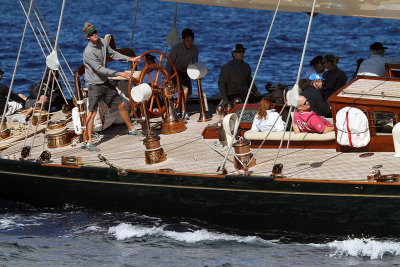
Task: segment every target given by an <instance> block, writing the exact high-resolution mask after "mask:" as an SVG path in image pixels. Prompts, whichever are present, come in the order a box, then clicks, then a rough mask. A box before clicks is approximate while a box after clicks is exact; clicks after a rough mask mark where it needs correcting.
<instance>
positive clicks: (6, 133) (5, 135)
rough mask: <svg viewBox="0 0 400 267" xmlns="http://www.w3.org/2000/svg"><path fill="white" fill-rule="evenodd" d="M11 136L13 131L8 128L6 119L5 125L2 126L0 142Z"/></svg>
mask: <svg viewBox="0 0 400 267" xmlns="http://www.w3.org/2000/svg"><path fill="white" fill-rule="evenodd" d="M10 136H11V130H10V129H8V128H7V120H6V118H4V121H3V124H2V125H1V131H0V140H3V139H6V138H8V137H10Z"/></svg>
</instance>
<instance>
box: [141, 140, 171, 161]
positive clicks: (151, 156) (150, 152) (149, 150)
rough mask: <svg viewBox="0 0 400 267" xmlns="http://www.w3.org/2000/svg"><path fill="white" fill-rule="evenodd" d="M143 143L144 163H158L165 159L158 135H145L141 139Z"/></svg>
mask: <svg viewBox="0 0 400 267" xmlns="http://www.w3.org/2000/svg"><path fill="white" fill-rule="evenodd" d="M143 144H144V145H145V146H146V150H145V160H146V164H154V163H159V162H163V161H165V160H166V159H167V156H166V155H165V153H164V149H163V148H162V147H161V144H160V137H159V136H158V135H150V136H147V137H146V138H145V139H144V140H143Z"/></svg>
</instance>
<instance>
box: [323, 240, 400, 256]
mask: <svg viewBox="0 0 400 267" xmlns="http://www.w3.org/2000/svg"><path fill="white" fill-rule="evenodd" d="M327 246H328V247H329V248H331V249H333V250H335V251H334V252H332V253H331V254H330V256H331V257H335V256H354V257H369V258H371V259H372V260H374V259H382V257H383V255H384V254H386V255H387V254H392V255H394V256H397V255H400V243H399V242H394V241H378V240H374V239H372V238H352V239H348V240H343V241H333V242H330V243H328V244H327Z"/></svg>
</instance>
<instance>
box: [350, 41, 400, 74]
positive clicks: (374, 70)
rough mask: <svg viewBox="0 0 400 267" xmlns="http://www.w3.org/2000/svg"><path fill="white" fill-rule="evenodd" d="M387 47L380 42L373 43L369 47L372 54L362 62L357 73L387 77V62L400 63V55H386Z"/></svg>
mask: <svg viewBox="0 0 400 267" xmlns="http://www.w3.org/2000/svg"><path fill="white" fill-rule="evenodd" d="M386 49H387V47H385V46H383V45H382V44H381V43H379V42H375V43H373V44H372V45H371V46H370V47H369V51H370V54H371V56H370V57H369V58H368V59H365V60H364V61H363V62H362V63H361V65H360V68H359V69H358V73H357V75H364V76H377V77H385V76H386V72H385V63H400V58H399V57H385V50H386Z"/></svg>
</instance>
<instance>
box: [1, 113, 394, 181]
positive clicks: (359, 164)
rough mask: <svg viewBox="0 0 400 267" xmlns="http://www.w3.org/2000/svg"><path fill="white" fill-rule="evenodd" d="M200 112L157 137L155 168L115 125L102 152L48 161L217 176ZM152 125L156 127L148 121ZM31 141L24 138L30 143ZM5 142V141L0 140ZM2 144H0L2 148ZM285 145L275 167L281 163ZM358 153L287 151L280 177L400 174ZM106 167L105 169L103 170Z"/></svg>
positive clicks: (78, 151)
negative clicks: (161, 155)
mask: <svg viewBox="0 0 400 267" xmlns="http://www.w3.org/2000/svg"><path fill="white" fill-rule="evenodd" d="M198 116H199V115H198V114H194V115H192V116H191V117H190V120H189V121H188V122H187V125H186V126H187V130H186V131H184V132H182V133H178V134H173V135H160V137H161V145H162V147H163V149H164V151H165V153H166V154H167V160H166V161H164V162H162V163H158V164H153V165H146V164H145V159H144V145H143V142H142V140H143V139H144V137H137V136H135V137H133V136H128V135H126V127H125V125H124V124H123V125H114V126H112V127H111V128H109V129H107V130H105V131H104V132H103V138H102V140H101V141H100V142H99V143H97V146H98V147H99V148H100V149H101V151H100V152H89V151H87V150H85V149H82V148H81V144H76V145H68V146H66V147H60V148H56V149H48V148H47V147H46V146H45V149H47V150H49V151H50V152H51V154H52V159H51V163H54V164H60V163H61V157H62V156H79V157H82V162H83V163H84V165H87V166H99V167H107V166H106V165H105V164H104V163H103V162H100V160H99V159H98V157H97V155H98V154H101V155H103V156H104V157H105V158H106V159H108V160H109V162H110V163H112V164H113V165H115V166H117V167H121V168H125V169H134V170H149V171H157V170H159V169H164V168H170V169H173V170H174V171H175V172H179V173H195V174H217V168H218V166H219V165H220V164H221V162H222V160H223V157H224V155H225V153H226V148H224V147H222V145H221V144H219V142H218V140H211V139H207V140H205V139H203V138H202V136H201V132H202V131H203V129H204V127H205V126H207V124H209V123H215V122H216V121H218V119H219V117H218V116H217V115H214V117H213V119H212V121H209V122H197V119H198ZM152 126H153V127H156V126H157V123H152ZM31 140H32V139H31V138H29V139H28V140H27V145H31V142H32V141H31ZM43 141H44V136H43V133H40V134H38V135H37V136H36V139H35V143H34V146H33V149H32V152H31V159H32V160H33V159H36V158H38V157H39V155H40V154H41V152H42V147H43ZM2 142H4V141H2ZM2 142H0V145H2ZM22 145H23V140H22V141H20V142H19V143H17V144H14V145H13V146H11V147H10V148H8V149H6V150H4V151H2V153H1V156H2V157H3V158H16V159H18V158H19V157H20V151H21V147H22ZM285 150H286V147H283V148H282V150H281V151H280V155H279V157H278V159H277V163H284V162H285ZM233 153H234V151H233V149H232V150H231V152H230V155H229V157H228V161H227V163H226V168H227V170H228V172H229V173H237V171H235V170H234V167H233ZM276 153H277V149H261V150H259V152H258V153H257V155H256V161H257V165H256V166H254V167H252V168H250V172H251V174H252V175H261V176H268V175H269V174H270V173H271V170H272V166H273V164H274V161H275V155H276ZM360 154H361V153H339V152H336V151H335V150H333V149H307V150H305V149H289V150H288V154H287V158H286V164H285V167H284V175H286V176H288V178H299V179H317V180H320V179H322V180H325V179H326V180H341V181H366V180H367V175H368V174H369V173H371V171H372V170H373V169H374V168H376V167H377V165H382V167H380V170H381V172H382V174H393V173H397V174H398V173H400V158H394V156H393V154H394V153H392V152H388V153H383V152H379V153H378V152H376V153H374V155H373V156H371V157H365V158H361V157H359V156H360ZM107 168H108V167H107Z"/></svg>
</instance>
